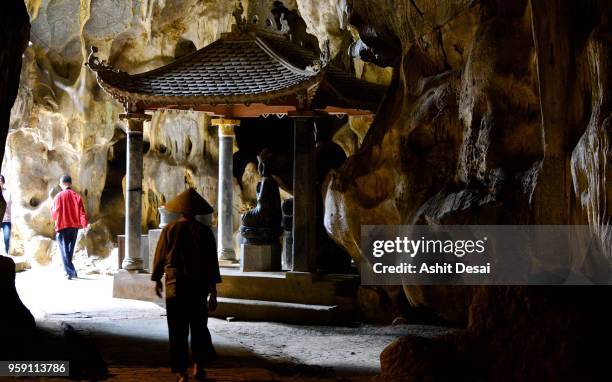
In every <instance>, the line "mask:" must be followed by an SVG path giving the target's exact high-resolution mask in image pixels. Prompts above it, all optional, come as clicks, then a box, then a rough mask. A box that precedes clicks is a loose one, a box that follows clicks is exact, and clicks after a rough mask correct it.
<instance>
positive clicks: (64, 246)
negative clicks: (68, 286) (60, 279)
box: [57, 228, 79, 277]
mask: <svg viewBox="0 0 612 382" xmlns="http://www.w3.org/2000/svg"><path fill="white" fill-rule="evenodd" d="M78 233H79V229H78V228H64V229H62V230H59V231H58V232H57V243H58V244H59V248H60V252H61V253H62V262H63V263H64V271H65V272H66V275H67V276H70V277H77V272H76V270H75V269H74V265H73V264H72V255H73V254H74V245H75V244H76V239H77V234H78Z"/></svg>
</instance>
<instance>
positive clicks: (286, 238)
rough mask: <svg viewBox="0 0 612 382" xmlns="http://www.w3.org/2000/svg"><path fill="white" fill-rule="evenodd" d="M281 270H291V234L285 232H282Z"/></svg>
mask: <svg viewBox="0 0 612 382" xmlns="http://www.w3.org/2000/svg"><path fill="white" fill-rule="evenodd" d="M281 268H282V269H283V271H290V270H292V269H293V233H292V232H291V231H287V230H285V231H284V232H283V255H282V258H281Z"/></svg>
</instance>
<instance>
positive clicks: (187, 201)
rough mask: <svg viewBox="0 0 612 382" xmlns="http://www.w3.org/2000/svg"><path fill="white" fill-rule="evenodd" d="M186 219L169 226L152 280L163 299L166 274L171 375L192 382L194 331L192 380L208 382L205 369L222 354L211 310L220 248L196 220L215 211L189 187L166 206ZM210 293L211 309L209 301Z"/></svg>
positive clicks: (159, 246) (214, 302) (218, 278)
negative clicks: (211, 328) (213, 330)
mask: <svg viewBox="0 0 612 382" xmlns="http://www.w3.org/2000/svg"><path fill="white" fill-rule="evenodd" d="M165 209H166V210H168V211H170V212H174V213H180V214H182V217H181V218H180V219H179V220H177V221H175V222H173V223H171V224H169V225H167V226H166V227H164V229H163V231H162V232H161V234H160V238H159V242H158V243H157V247H156V250H155V259H154V263H153V271H152V275H151V280H153V281H155V292H156V294H157V295H158V296H159V297H161V294H162V291H163V285H162V282H161V279H162V276H163V275H164V274H165V275H166V279H165V285H166V311H167V314H166V318H167V320H168V335H169V342H170V359H171V366H172V372H173V373H175V374H176V376H177V381H187V380H188V376H187V368H188V365H189V362H188V361H189V346H188V343H187V339H188V336H189V332H190V331H191V353H192V363H193V377H194V378H195V379H196V380H205V378H206V372H205V370H204V366H205V365H206V364H207V363H209V362H210V361H212V360H214V359H215V358H216V357H217V355H216V352H215V349H214V347H213V344H212V339H211V337H210V332H209V331H208V327H207V322H208V312H209V311H211V312H213V311H215V309H216V307H217V287H216V284H217V283H220V282H221V274H220V272H219V261H218V260H217V246H216V244H215V237H214V235H213V233H212V231H211V229H210V227H207V226H205V225H203V224H202V223H200V222H199V221H197V220H196V219H195V217H196V215H206V214H211V213H212V212H213V208H212V207H211V206H210V204H208V202H207V201H206V200H204V198H202V197H201V196H200V195H199V194H198V193H197V191H196V190H194V189H193V188H189V189H187V190H186V191H184V192H182V193H181V194H179V195H178V196H176V197H175V198H174V199H172V200H171V201H170V202H168V203H167V204H166V205H165ZM209 295H210V299H209V301H208V308H207V306H206V299H207V297H208V296H209Z"/></svg>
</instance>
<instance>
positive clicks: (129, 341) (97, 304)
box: [17, 269, 449, 381]
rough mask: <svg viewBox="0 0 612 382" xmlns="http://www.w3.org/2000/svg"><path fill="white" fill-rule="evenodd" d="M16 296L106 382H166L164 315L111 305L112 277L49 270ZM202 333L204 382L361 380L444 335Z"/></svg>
mask: <svg viewBox="0 0 612 382" xmlns="http://www.w3.org/2000/svg"><path fill="white" fill-rule="evenodd" d="M17 288H18V290H19V293H20V295H21V297H22V300H23V301H24V303H25V304H26V306H28V308H29V309H30V310H31V311H32V313H33V314H34V315H35V317H36V319H37V323H38V326H39V327H40V328H41V329H43V330H47V331H48V332H50V333H56V334H57V335H61V333H62V332H65V331H66V328H68V329H69V331H71V332H74V333H77V334H78V336H79V338H82V339H83V341H86V342H88V343H91V344H93V346H94V347H95V349H96V350H97V351H98V352H99V355H100V356H101V358H102V359H103V363H105V364H106V366H107V367H108V368H109V372H110V375H111V379H109V380H118V381H119V380H125V381H129V380H139V379H140V380H142V378H145V377H144V376H143V375H142V374H143V373H145V374H146V373H149V375H150V378H149V377H147V378H145V379H150V380H169V379H168V378H171V375H170V374H169V370H168V367H169V364H168V348H167V335H168V334H167V333H168V332H167V326H166V321H165V310H164V309H162V308H160V307H159V306H157V305H155V304H153V303H148V302H143V301H134V300H123V299H115V298H112V277H109V276H86V277H85V278H82V279H77V280H72V281H68V280H65V279H63V278H62V277H61V274H60V273H59V272H56V271H54V270H53V269H33V270H28V271H25V272H21V273H19V274H18V276H17ZM209 328H210V331H211V334H212V337H213V342H214V344H215V346H216V348H217V351H218V353H219V360H217V361H215V362H214V363H213V364H211V365H210V367H211V369H210V370H211V373H210V374H211V375H217V378H216V380H228V381H229V380H281V378H282V380H285V379H286V378H289V379H288V380H301V379H317V380H320V379H321V378H323V379H329V380H337V378H344V379H343V380H355V379H354V378H358V379H359V380H361V378H366V377H368V376H371V375H374V374H376V373H377V372H378V371H379V367H380V363H379V355H380V352H381V351H382V350H383V349H384V348H385V346H387V345H388V344H389V343H391V342H392V341H393V340H394V339H396V338H398V337H400V336H403V335H407V334H418V335H422V336H437V335H441V334H444V333H447V332H448V331H449V329H447V328H442V327H436V326H425V325H401V326H372V325H360V326H355V327H325V326H299V325H287V324H280V323H273V322H241V321H231V322H230V321H226V320H220V319H214V318H211V319H210V320H209ZM94 358H95V357H94ZM224 373H225V374H224ZM228 373H229V374H228ZM262 373H263V374H262ZM266 373H268V374H266ZM260 374H261V375H260ZM113 375H114V377H113ZM224 375H225V377H224ZM232 375H233V377H232ZM265 375H269V376H268V377H266V378H264V376H265ZM151 378H153V379H151ZM157 378H160V379H157ZM262 378H263V379H262ZM296 378H298V379H296Z"/></svg>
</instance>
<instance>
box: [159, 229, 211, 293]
mask: <svg viewBox="0 0 612 382" xmlns="http://www.w3.org/2000/svg"><path fill="white" fill-rule="evenodd" d="M164 273H165V274H166V280H165V284H166V298H168V297H173V296H175V295H176V294H177V293H178V294H180V293H181V291H185V292H188V293H191V294H200V295H203V296H206V295H207V294H208V293H209V292H210V291H212V290H213V289H214V288H215V284H218V283H220V282H221V274H220V273H219V261H218V259H217V245H216V244H215V237H214V235H213V233H212V231H211V229H210V228H209V227H207V226H205V225H203V224H201V223H200V222H198V221H195V220H192V221H188V220H179V221H176V222H174V223H171V224H168V225H167V226H166V227H164V229H163V231H162V232H161V235H160V237H159V241H158V243H157V248H156V250H155V260H154V262H153V274H152V275H151V280H153V281H159V280H161V278H162V276H163V275H164Z"/></svg>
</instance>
